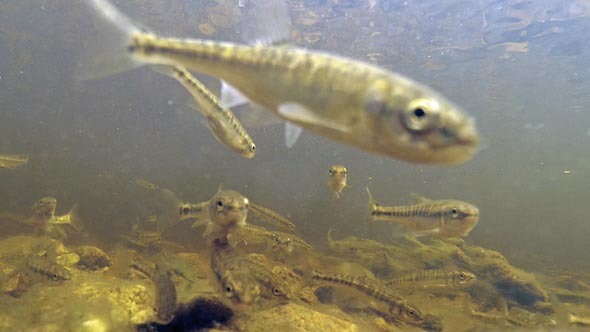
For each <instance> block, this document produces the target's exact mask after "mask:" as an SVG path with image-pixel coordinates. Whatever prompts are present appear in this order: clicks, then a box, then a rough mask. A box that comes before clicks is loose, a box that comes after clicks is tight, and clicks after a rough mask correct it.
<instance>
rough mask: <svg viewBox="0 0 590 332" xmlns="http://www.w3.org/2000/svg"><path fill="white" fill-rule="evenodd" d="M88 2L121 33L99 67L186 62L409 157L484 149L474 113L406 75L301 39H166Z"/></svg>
mask: <svg viewBox="0 0 590 332" xmlns="http://www.w3.org/2000/svg"><path fill="white" fill-rule="evenodd" d="M88 1H89V3H90V4H91V5H92V7H93V8H94V9H96V11H97V12H99V13H100V14H101V15H100V16H101V17H102V18H103V19H105V20H106V21H107V22H108V23H109V27H107V28H105V29H104V30H105V31H106V30H110V31H111V32H113V31H114V32H113V33H112V34H111V35H110V36H111V37H112V38H110V39H109V40H107V41H105V42H101V43H95V44H99V46H104V47H108V53H109V54H106V53H104V52H95V54H94V55H95V56H97V57H99V58H100V59H98V61H95V62H94V64H95V65H98V66H101V65H102V66H103V68H105V67H104V66H108V65H111V69H112V70H113V71H117V70H118V71H121V70H123V69H125V68H124V67H127V68H129V67H133V66H134V65H136V66H138V65H140V64H148V63H149V64H163V65H178V66H184V67H186V68H187V69H189V70H194V71H196V72H199V73H201V74H205V75H210V76H213V77H216V78H219V79H222V80H224V81H225V82H227V83H228V84H230V85H231V86H233V87H234V88H235V89H237V90H238V91H239V92H240V93H242V94H243V95H244V96H246V97H247V98H248V99H249V100H250V101H251V102H253V103H255V104H258V105H260V106H263V107H264V108H266V109H268V110H270V111H272V112H274V113H276V114H277V115H278V116H280V117H281V118H283V119H285V120H287V121H289V122H291V123H292V124H294V125H296V126H299V127H302V128H304V129H306V130H309V131H311V132H313V133H315V134H318V135H322V136H325V137H328V138H331V139H333V140H336V141H338V142H341V143H345V144H348V145H352V146H355V147H357V148H360V149H363V150H365V151H369V152H373V153H376V154H380V155H386V156H390V157H393V158H397V159H401V160H405V161H409V162H415V163H425V164H446V165H452V164H459V163H462V162H464V161H466V160H468V159H470V158H471V156H472V155H473V154H474V153H475V151H476V147H477V142H478V134H477V131H476V128H475V125H474V123H473V121H472V120H471V118H470V117H468V116H467V115H466V114H465V113H463V111H461V110H460V109H459V108H458V107H457V106H455V105H454V104H452V103H451V102H450V101H448V100H447V99H446V98H444V97H443V96H441V95H440V94H438V93H436V92H434V91H433V90H431V89H430V88H428V87H426V86H424V85H421V84H419V83H417V82H414V81H413V80H411V79H409V78H406V77H404V76H402V75H400V74H397V73H394V72H390V71H387V70H385V69H382V68H379V67H376V66H373V65H370V64H367V63H364V62H361V61H356V60H353V59H348V58H344V57H339V56H335V55H332V54H328V53H322V52H317V51H311V50H306V49H300V48H295V47H293V48H289V47H276V46H275V47H273V46H250V45H241V44H234V43H227V42H215V41H208V40H200V39H173V38H163V37H160V36H157V35H155V34H152V33H148V32H145V31H142V30H140V29H138V28H137V27H135V25H133V24H132V23H131V21H130V20H129V19H128V18H127V17H125V16H124V15H123V14H121V13H120V12H119V11H118V10H117V9H116V8H114V7H113V6H112V5H111V4H110V3H108V2H107V1H105V0H88ZM90 62H91V63H92V62H93V61H90ZM115 67H117V68H115ZM88 69H90V67H88ZM106 70H108V69H106ZM89 71H90V72H92V71H93V70H89ZM104 74H105V70H103V71H102V73H99V74H97V75H92V74H91V75H86V78H89V77H90V76H100V75H103V76H104ZM81 76H82V77H81V78H84V77H83V76H84V75H81Z"/></svg>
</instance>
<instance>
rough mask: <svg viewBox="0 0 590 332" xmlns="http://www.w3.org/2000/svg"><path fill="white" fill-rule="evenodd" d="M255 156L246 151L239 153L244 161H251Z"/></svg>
mask: <svg viewBox="0 0 590 332" xmlns="http://www.w3.org/2000/svg"><path fill="white" fill-rule="evenodd" d="M255 155H256V154H255V153H254V152H250V151H247V150H246V151H242V152H241V153H240V156H242V157H243V158H246V159H252V158H254V156H255Z"/></svg>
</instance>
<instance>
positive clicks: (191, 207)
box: [178, 201, 209, 220]
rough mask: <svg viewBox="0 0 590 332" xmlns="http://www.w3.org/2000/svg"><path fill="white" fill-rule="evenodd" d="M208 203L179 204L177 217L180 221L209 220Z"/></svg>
mask: <svg viewBox="0 0 590 332" xmlns="http://www.w3.org/2000/svg"><path fill="white" fill-rule="evenodd" d="M208 213H209V201H205V202H200V203H179V204H178V215H179V216H180V220H186V219H197V220H201V219H208V218H209V215H208Z"/></svg>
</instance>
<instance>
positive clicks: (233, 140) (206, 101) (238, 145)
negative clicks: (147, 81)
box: [156, 66, 256, 159]
mask: <svg viewBox="0 0 590 332" xmlns="http://www.w3.org/2000/svg"><path fill="white" fill-rule="evenodd" d="M156 68H157V71H159V72H161V73H163V74H165V75H168V76H171V77H173V78H175V79H176V80H177V81H179V82H180V84H182V85H183V86H184V87H185V88H186V89H187V90H188V92H190V94H191V95H192V97H193V98H194V100H195V101H196V103H197V106H198V107H197V108H198V111H199V112H200V113H201V114H202V115H203V116H204V117H205V119H206V120H207V127H209V130H210V131H211V133H212V134H213V136H214V137H215V139H216V140H217V141H218V142H219V143H221V144H223V145H225V146H226V147H227V148H229V149H230V150H233V151H235V152H237V153H238V154H239V155H240V156H242V157H244V158H248V159H250V158H254V155H255V153H256V145H255V144H254V142H253V141H252V138H250V135H248V133H247V132H246V129H244V127H243V126H242V124H241V123H240V122H239V121H238V120H237V119H236V117H235V116H234V114H233V113H232V112H231V111H230V110H229V109H227V108H225V107H223V106H222V105H221V103H220V101H219V99H218V98H217V97H216V96H215V95H214V94H213V93H211V91H209V90H208V89H207V88H206V87H205V85H203V83H201V81H199V80H198V79H197V78H196V77H194V76H193V75H192V74H191V73H189V72H188V70H186V68H184V67H181V66H157V67H156Z"/></svg>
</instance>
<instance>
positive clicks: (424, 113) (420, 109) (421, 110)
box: [412, 107, 426, 119]
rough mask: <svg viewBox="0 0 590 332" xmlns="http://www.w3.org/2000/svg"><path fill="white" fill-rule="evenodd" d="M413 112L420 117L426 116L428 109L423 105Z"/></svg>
mask: <svg viewBox="0 0 590 332" xmlns="http://www.w3.org/2000/svg"><path fill="white" fill-rule="evenodd" d="M412 114H413V115H414V117H416V118H418V119H419V118H421V117H423V116H426V111H425V110H424V109H423V108H422V107H416V108H414V111H413V112H412Z"/></svg>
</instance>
